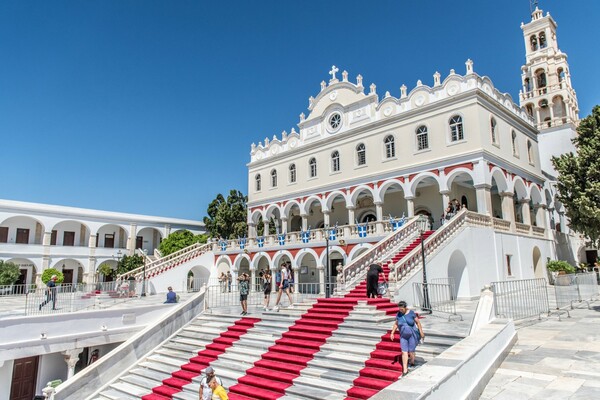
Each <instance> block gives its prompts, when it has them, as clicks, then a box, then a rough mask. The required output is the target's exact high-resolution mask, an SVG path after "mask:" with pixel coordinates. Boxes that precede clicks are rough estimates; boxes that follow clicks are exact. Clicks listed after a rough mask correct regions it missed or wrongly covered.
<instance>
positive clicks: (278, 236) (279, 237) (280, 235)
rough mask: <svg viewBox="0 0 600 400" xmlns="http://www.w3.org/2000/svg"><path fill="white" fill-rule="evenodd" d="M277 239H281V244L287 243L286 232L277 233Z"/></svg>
mask: <svg viewBox="0 0 600 400" xmlns="http://www.w3.org/2000/svg"><path fill="white" fill-rule="evenodd" d="M277 240H278V241H279V245H280V246H283V245H285V233H281V234H278V235H277Z"/></svg>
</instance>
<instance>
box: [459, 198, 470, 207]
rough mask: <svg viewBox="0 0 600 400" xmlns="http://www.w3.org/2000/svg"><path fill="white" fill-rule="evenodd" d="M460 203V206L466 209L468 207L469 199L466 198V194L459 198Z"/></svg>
mask: <svg viewBox="0 0 600 400" xmlns="http://www.w3.org/2000/svg"><path fill="white" fill-rule="evenodd" d="M460 205H461V206H462V207H464V208H466V209H468V208H469V200H467V196H465V195H463V196H462V197H461V198H460Z"/></svg>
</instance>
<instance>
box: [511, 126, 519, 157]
mask: <svg viewBox="0 0 600 400" xmlns="http://www.w3.org/2000/svg"><path fill="white" fill-rule="evenodd" d="M512 151H513V156H516V157H518V156H519V152H518V151H517V133H516V132H515V131H512Z"/></svg>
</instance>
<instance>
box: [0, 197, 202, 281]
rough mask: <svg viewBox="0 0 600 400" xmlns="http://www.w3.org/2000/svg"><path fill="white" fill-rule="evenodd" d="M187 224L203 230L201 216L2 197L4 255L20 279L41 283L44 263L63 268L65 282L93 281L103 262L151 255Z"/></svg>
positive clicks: (0, 241)
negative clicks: (150, 213)
mask: <svg viewBox="0 0 600 400" xmlns="http://www.w3.org/2000/svg"><path fill="white" fill-rule="evenodd" d="M184 229H187V230H189V231H191V232H193V233H194V234H199V233H204V232H205V229H204V224H203V223H202V222H200V221H192V220H186V219H177V218H165V217H155V216H148V215H138V214H127V213H118V212H111V211H101V210H91V209H84V208H75V207H65V206H56V205H49V204H38V203H26V202H21V201H12V200H0V259H2V260H4V261H11V262H14V263H15V264H17V265H18V266H19V268H20V270H21V276H20V278H19V281H18V283H20V284H33V283H37V284H40V277H41V274H42V272H43V271H44V270H45V269H46V268H56V269H57V270H59V271H62V273H63V274H64V276H65V280H64V283H82V282H83V283H94V282H96V281H97V280H98V278H99V276H98V274H97V270H98V267H99V266H100V265H101V264H103V263H104V264H108V265H110V266H111V267H112V268H115V267H116V265H117V262H118V259H119V257H121V256H123V255H125V254H127V255H130V254H133V253H134V252H135V251H136V250H140V251H144V252H146V254H147V255H148V256H149V257H150V258H153V257H154V255H155V251H156V250H157V248H158V246H159V244H160V242H161V240H162V239H163V238H165V237H167V236H168V235H169V234H170V233H171V232H175V231H179V230H184ZM100 278H102V277H100Z"/></svg>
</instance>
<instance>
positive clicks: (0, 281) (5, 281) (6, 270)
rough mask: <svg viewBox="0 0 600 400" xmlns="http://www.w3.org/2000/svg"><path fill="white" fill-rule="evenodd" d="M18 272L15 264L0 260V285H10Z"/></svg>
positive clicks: (17, 275) (16, 277)
mask: <svg viewBox="0 0 600 400" xmlns="http://www.w3.org/2000/svg"><path fill="white" fill-rule="evenodd" d="M20 274H21V272H20V271H19V267H18V266H17V264H15V263H11V262H8V261H2V260H0V285H12V284H13V283H15V282H16V281H17V279H19V275H20Z"/></svg>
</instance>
